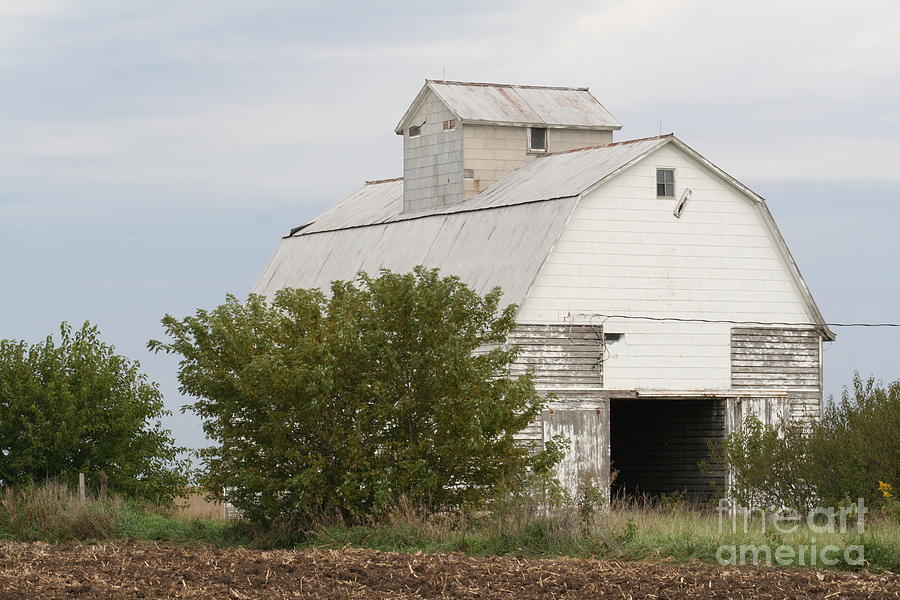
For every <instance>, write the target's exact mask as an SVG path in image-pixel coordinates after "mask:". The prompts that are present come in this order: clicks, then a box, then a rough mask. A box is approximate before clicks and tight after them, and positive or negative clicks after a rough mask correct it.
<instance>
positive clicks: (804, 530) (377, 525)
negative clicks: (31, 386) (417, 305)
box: [0, 483, 900, 571]
mask: <svg viewBox="0 0 900 600" xmlns="http://www.w3.org/2000/svg"><path fill="white" fill-rule="evenodd" d="M113 538H115V539H139V540H168V541H175V542H180V543H187V544H194V543H202V544H215V545H219V546H234V545H244V546H252V547H262V548H269V547H296V546H300V547H308V546H314V547H325V548H342V547H345V546H356V547H361V548H371V549H376V550H384V551H395V552H463V553H466V554H469V555H473V556H497V555H514V556H528V557H558V556H571V557H580V558H601V559H617V560H671V559H674V560H693V559H696V560H703V561H707V562H717V556H716V552H717V550H718V549H719V548H720V547H721V546H723V545H734V546H738V547H739V546H741V545H754V546H760V545H768V546H770V547H775V546H779V545H782V544H784V545H788V546H792V547H799V546H804V545H805V546H811V545H813V544H816V545H817V546H818V547H819V548H821V547H823V546H825V545H827V544H834V545H835V546H838V547H840V548H844V547H846V546H848V545H851V544H862V545H864V546H865V558H866V560H867V561H868V565H866V566H867V567H868V568H870V569H872V570H876V571H880V570H891V571H898V570H900V521H898V520H897V519H896V517H894V518H891V517H889V516H887V515H884V516H881V517H879V516H877V515H869V516H868V517H867V520H866V528H865V532H864V533H857V532H856V531H855V529H853V530H851V531H848V532H846V533H829V534H820V533H815V532H813V531H811V530H810V529H809V528H808V527H805V526H803V527H798V528H797V530H796V531H794V532H792V533H787V534H783V533H780V532H778V531H777V530H775V529H774V528H773V527H771V525H769V526H768V527H766V528H763V527H762V524H761V523H760V522H759V520H758V519H755V520H751V521H750V522H749V523H748V526H747V527H746V528H745V527H743V524H742V522H739V526H738V527H737V529H735V530H733V529H732V527H731V523H730V521H729V519H727V518H724V517H723V516H720V515H719V514H717V513H716V512H714V511H708V510H707V511H702V510H697V509H695V508H691V507H688V506H686V505H684V504H680V503H677V502H676V503H674V504H670V505H663V506H660V505H658V504H657V505H654V504H650V503H649V502H646V501H644V502H634V501H630V502H623V501H616V502H614V503H613V506H612V507H609V508H607V507H600V506H584V505H581V506H578V505H576V506H574V507H573V506H557V507H556V508H553V509H546V508H544V507H541V506H539V505H535V504H534V503H529V502H521V501H511V502H509V503H507V504H506V505H502V506H499V507H497V508H496V510H494V511H492V512H490V513H487V512H485V513H475V514H456V513H447V514H437V515H435V514H428V513H426V512H424V511H421V510H417V509H416V508H414V507H410V506H406V507H402V508H400V509H398V510H396V511H394V512H392V513H390V514H388V515H386V516H384V517H383V518H381V519H378V520H373V521H372V522H370V523H369V524H367V525H353V526H351V525H348V524H346V523H343V522H341V521H340V520H338V519H324V520H322V521H321V522H320V523H319V524H318V525H317V526H315V527H313V529H312V530H311V531H289V530H287V529H286V528H285V527H278V526H274V527H265V528H263V527H258V526H252V525H250V524H248V523H246V522H243V521H235V520H232V521H223V520H217V519H198V518H184V517H179V516H177V512H174V511H173V510H172V509H160V508H157V507H152V506H147V505H143V506H138V505H134V504H130V503H128V502H125V501H123V500H122V499H121V498H117V497H111V498H108V499H106V500H104V501H100V500H98V499H96V498H91V499H88V501H87V502H85V503H82V502H80V501H79V499H78V497H77V494H74V493H73V492H72V491H71V490H70V489H68V488H67V487H66V486H64V485H61V484H58V483H47V484H44V485H41V486H37V487H27V488H23V489H20V490H16V491H11V490H5V491H3V492H2V493H0V539H11V540H21V541H36V540H41V541H49V542H67V541H73V540H100V539H113ZM793 564H794V565H795V566H810V565H809V562H808V561H807V562H803V561H801V560H799V558H798V559H797V560H795V561H794V562H793ZM817 566H822V565H817ZM836 566H837V567H838V568H858V567H854V566H852V565H849V564H847V563H845V562H842V563H840V564H838V565H836Z"/></svg>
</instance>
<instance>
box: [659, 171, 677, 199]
mask: <svg viewBox="0 0 900 600" xmlns="http://www.w3.org/2000/svg"><path fill="white" fill-rule="evenodd" d="M656 195H657V197H659V198H674V197H675V169H657V170H656Z"/></svg>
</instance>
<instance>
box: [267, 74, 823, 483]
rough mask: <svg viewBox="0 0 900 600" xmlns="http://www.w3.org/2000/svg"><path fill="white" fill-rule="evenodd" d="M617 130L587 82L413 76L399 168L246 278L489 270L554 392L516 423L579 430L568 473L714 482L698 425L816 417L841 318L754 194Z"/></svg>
mask: <svg viewBox="0 0 900 600" xmlns="http://www.w3.org/2000/svg"><path fill="white" fill-rule="evenodd" d="M620 127H621V126H620V125H619V123H618V122H617V121H616V119H615V117H613V116H612V115H611V114H610V112H609V111H608V110H606V108H604V107H603V106H602V105H601V104H600V103H599V102H598V101H597V100H596V99H595V98H594V96H593V95H592V94H591V93H590V92H589V91H588V90H587V89H586V88H558V87H538V86H512V85H497V84H483V83H463V82H449V81H426V82H425V85H424V87H423V88H422V91H421V92H420V93H419V94H418V96H417V97H416V98H415V100H414V101H413V103H412V105H411V106H410V107H409V109H408V110H407V111H406V113H405V114H404V116H403V118H402V119H401V121H400V123H399V124H398V125H397V127H396V133H398V134H400V135H402V136H403V139H404V177H402V178H397V179H389V180H381V181H370V182H367V183H366V185H365V186H363V187H362V188H361V189H360V190H358V191H357V192H355V193H353V194H351V195H350V196H349V197H347V198H345V199H344V200H341V201H340V202H337V203H336V204H335V205H333V206H332V207H331V208H329V209H328V210H326V211H325V212H323V213H322V214H320V215H319V216H317V217H316V218H314V219H312V220H310V221H309V222H308V223H306V224H304V225H302V226H300V227H296V228H294V229H292V230H291V231H290V233H289V234H288V235H286V236H285V237H284V238H283V239H282V240H281V242H280V244H279V246H278V249H277V250H276V252H275V254H274V256H273V257H272V259H271V260H270V261H269V264H268V265H267V266H266V268H265V270H264V271H263V273H262V275H261V276H260V278H259V280H258V282H257V284H256V287H255V290H254V291H255V292H256V293H260V294H265V295H270V294H272V293H274V292H275V291H276V290H278V289H280V288H283V287H322V288H327V287H328V285H329V284H330V282H331V281H332V280H335V279H351V278H352V277H353V276H354V275H355V274H356V273H357V272H358V271H367V272H370V273H372V272H375V271H377V270H378V269H379V268H382V267H385V268H388V269H391V270H394V271H407V270H409V269H411V268H412V267H414V266H415V265H418V264H423V265H425V266H427V267H437V268H440V269H441V271H442V272H444V273H446V274H454V275H458V276H460V277H461V278H462V279H463V280H464V281H465V282H467V283H468V284H470V285H471V286H472V287H473V288H475V289H476V290H478V291H479V292H482V293H484V292H486V291H488V290H489V289H490V288H492V287H494V286H497V285H499V286H501V287H502V288H503V291H504V294H505V296H504V297H505V300H506V301H507V302H509V303H516V304H518V305H519V307H520V308H519V313H518V319H517V320H518V322H519V324H520V325H519V328H518V330H517V332H516V334H515V335H514V337H513V339H512V340H511V341H512V342H514V343H517V344H520V345H521V346H522V349H523V352H522V355H521V357H520V359H519V363H520V364H518V365H517V368H519V369H521V370H524V369H533V370H534V372H535V376H536V382H537V385H538V388H539V389H540V390H541V391H542V392H546V393H551V392H552V393H553V394H554V395H555V399H554V400H553V402H552V404H551V405H550V407H549V409H548V410H547V411H546V412H545V413H544V415H543V416H542V418H541V419H540V421H539V422H536V423H534V424H533V425H532V426H531V427H529V428H528V429H527V430H525V431H523V432H522V433H521V437H522V439H523V440H527V441H529V442H531V443H535V444H541V443H543V441H544V440H546V439H549V437H551V436H553V435H556V434H560V433H561V434H563V435H566V436H567V437H569V438H570V439H571V440H572V445H571V447H570V448H569V451H568V454H567V456H566V457H565V459H564V460H563V462H562V464H561V465H560V478H561V481H562V482H563V483H564V484H565V485H566V486H567V487H569V488H571V489H574V488H575V487H576V486H577V484H578V481H580V480H581V478H582V477H585V476H587V475H592V476H597V477H599V480H600V481H601V482H607V481H611V480H612V483H611V487H612V489H613V490H614V491H617V492H618V491H622V492H626V493H629V492H638V493H649V494H659V493H664V492H671V491H685V492H687V493H688V495H689V496H690V497H693V498H698V499H703V498H708V497H710V496H712V495H713V494H715V493H716V492H717V490H719V489H720V488H721V487H722V486H723V485H724V483H725V480H724V473H722V472H710V471H708V470H702V469H701V468H700V467H699V466H698V462H699V461H702V460H704V459H705V458H707V441H708V440H709V439H714V438H718V437H721V436H723V435H725V434H726V433H727V432H728V431H730V430H732V429H733V428H734V427H736V426H737V425H738V424H739V423H740V422H741V421H742V420H743V418H744V417H745V416H746V415H748V414H755V415H757V416H759V417H760V418H762V419H763V420H764V421H766V422H769V423H773V424H774V423H776V422H777V421H778V420H780V419H781V417H782V416H784V417H787V418H792V419H801V418H816V417H818V416H819V414H820V411H821V408H822V352H821V348H822V342H823V341H829V340H833V339H834V334H833V333H832V332H831V331H830V330H829V328H828V326H827V324H826V323H825V321H824V319H823V317H822V315H821V313H820V312H819V309H818V308H817V307H816V304H815V302H814V300H813V298H812V296H811V294H810V292H809V289H808V288H807V286H806V283H805V282H804V280H803V277H802V276H801V274H800V271H799V270H798V268H797V265H796V264H795V262H794V260H793V258H792V257H791V254H790V251H789V250H788V248H787V245H786V244H785V242H784V239H783V238H782V236H781V234H780V233H779V231H778V227H777V226H776V224H775V221H774V220H773V218H772V215H771V214H770V212H769V210H768V208H767V207H766V203H765V201H764V200H763V199H762V198H760V197H759V196H758V195H756V194H755V193H753V192H752V191H751V190H749V189H748V188H747V187H746V186H744V185H742V184H741V183H740V182H738V181H737V180H735V179H734V178H732V177H731V176H729V175H728V174H727V173H725V172H724V171H722V170H721V169H719V168H718V167H716V166H715V165H714V164H712V163H711V162H710V161H708V160H707V159H706V158H704V157H703V156H701V155H700V154H699V153H697V152H696V151H695V150H693V149H691V148H690V147H689V146H687V145H686V144H685V143H684V142H682V141H681V140H679V139H678V138H676V137H675V136H674V135H663V136H658V137H653V138H645V139H638V140H630V141H622V142H613V132H614V131H615V130H618V129H619V128H620ZM613 472H614V476H611V474H612V473H613Z"/></svg>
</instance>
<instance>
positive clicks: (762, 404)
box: [725, 396, 790, 433]
mask: <svg viewBox="0 0 900 600" xmlns="http://www.w3.org/2000/svg"><path fill="white" fill-rule="evenodd" d="M726 416H727V419H726V422H725V426H726V430H727V432H728V433H731V432H733V431H737V430H738V429H740V427H741V425H742V424H743V423H744V421H746V420H747V418H748V417H754V418H755V419H757V420H758V421H759V422H760V423H762V424H763V425H768V426H771V427H775V428H776V429H779V428H780V427H781V425H782V424H783V423H784V420H785V419H786V418H790V412H789V410H788V403H787V397H786V396H772V397H771V398H762V397H756V398H729V399H728V410H727V413H726Z"/></svg>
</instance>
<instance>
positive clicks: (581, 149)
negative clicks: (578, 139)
mask: <svg viewBox="0 0 900 600" xmlns="http://www.w3.org/2000/svg"><path fill="white" fill-rule="evenodd" d="M671 137H675V134H674V133H664V134H662V135H653V136H650V137H644V138H635V139H633V140H622V141H621V142H610V143H609V144H597V145H596V146H585V147H584V148H572V149H571V150H560V151H559V152H548V153H547V154H544V155H541V156H539V157H538V158H545V157H547V156H558V155H560V154H571V153H572V152H584V151H585V150H597V149H598V148H611V147H613V146H624V145H626V144H636V143H637V142H649V141H650V140H662V139H665V138H671Z"/></svg>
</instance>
